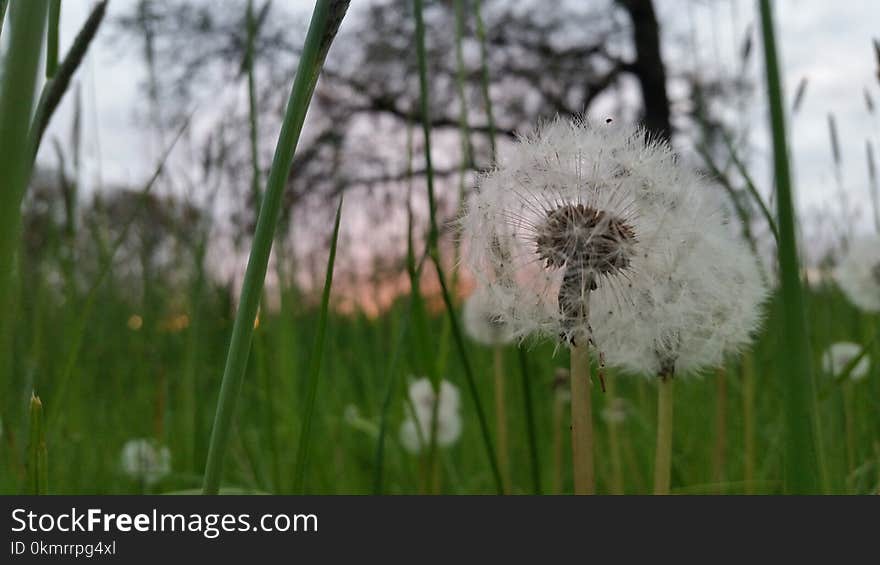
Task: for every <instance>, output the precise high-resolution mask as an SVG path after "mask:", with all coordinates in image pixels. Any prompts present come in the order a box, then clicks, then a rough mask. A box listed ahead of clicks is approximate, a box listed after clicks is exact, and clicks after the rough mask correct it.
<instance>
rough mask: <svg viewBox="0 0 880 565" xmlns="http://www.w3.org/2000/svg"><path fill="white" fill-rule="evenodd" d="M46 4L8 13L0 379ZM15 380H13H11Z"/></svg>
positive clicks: (2, 117) (35, 0) (2, 121)
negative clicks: (29, 123) (29, 124)
mask: <svg viewBox="0 0 880 565" xmlns="http://www.w3.org/2000/svg"><path fill="white" fill-rule="evenodd" d="M47 9H48V2H47V1H46V0H29V1H27V2H16V3H15V4H13V5H12V9H11V10H10V12H9V26H10V27H9V30H10V31H9V34H10V35H9V41H8V42H5V43H6V45H7V48H6V53H5V56H4V58H3V60H2V61H0V68H2V69H3V74H2V76H0V171H2V174H0V310H2V311H3V312H4V313H6V315H3V316H0V375H4V374H5V373H6V372H7V371H10V372H11V371H12V355H11V349H10V345H11V344H10V337H11V329H12V328H11V316H10V315H8V314H9V313H10V312H11V310H10V308H11V307H12V306H13V305H14V301H13V299H12V288H13V270H14V266H15V254H16V252H17V250H18V243H19V236H20V230H21V209H20V207H21V201H22V197H23V195H24V192H25V189H26V187H27V184H28V180H29V179H30V175H31V169H32V163H31V160H30V159H28V153H27V143H26V140H27V135H28V120H29V119H30V115H31V111H32V109H33V105H34V94H35V91H36V84H37V76H38V73H39V64H40V51H41V50H42V46H43V37H44V35H43V34H44V31H45V26H46V12H47ZM6 376H7V377H8V378H11V374H10V375H6Z"/></svg>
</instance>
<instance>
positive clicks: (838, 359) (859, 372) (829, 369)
mask: <svg viewBox="0 0 880 565" xmlns="http://www.w3.org/2000/svg"><path fill="white" fill-rule="evenodd" d="M861 353H862V346H861V345H859V344H857V343H851V342H848V341H839V342H837V343H834V344H832V345H830V346H829V347H828V349H826V350H825V353H823V354H822V370H823V371H825V373H827V374H829V375H831V376H832V377H840V376H843V372H844V369H846V367H847V366H849V364H850V363H852V362H853V360H854V359H856V357H858V356H859V355H861ZM870 365H871V361H870V359H869V358H868V356H867V355H864V356H862V358H861V359H859V361H858V362H857V363H856V364H855V366H854V367H853V368H852V370H851V371H850V373H849V378H850V380H853V381H860V380H862V379H864V378H865V377H867V376H868V369H869V368H870Z"/></svg>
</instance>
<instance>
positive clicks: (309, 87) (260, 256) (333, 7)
mask: <svg viewBox="0 0 880 565" xmlns="http://www.w3.org/2000/svg"><path fill="white" fill-rule="evenodd" d="M348 5H349V2H348V1H347V0H318V2H317V3H316V4H315V10H314V12H313V13H312V20H311V23H310V24H309V31H308V33H307V35H306V40H305V45H304V46H303V51H302V54H301V56H300V60H299V65H298V66H297V70H296V77H295V78H294V81H293V87H292V88H291V92H290V97H289V100H288V102H287V109H286V110H285V114H284V120H283V122H282V126H281V133H280V135H279V137H278V143H277V145H276V146H275V156H274V157H273V160H272V168H271V169H270V171H269V179H268V180H267V182H266V190H265V194H264V197H263V201H262V203H261V205H260V214H259V217H258V218H257V228H256V232H255V233H254V241H253V243H252V244H251V252H250V257H249V258H248V265H247V270H246V271H245V276H244V283H243V285H242V289H241V298H240V301H239V306H238V312H237V313H236V316H235V323H234V325H233V328H232V338H231V340H230V343H229V351H228V353H227V357H226V367H225V369H224V371H223V379H222V382H221V385H220V397H219V399H218V402H217V412H216V415H215V417H214V427H213V430H212V432H211V442H210V447H209V448H208V460H207V464H206V466H205V477H204V484H203V486H202V490H203V492H204V493H205V494H217V492H218V490H219V488H220V478H221V471H222V467H223V459H224V457H225V454H226V448H227V444H228V443H229V432H230V430H231V429H232V419H233V416H234V413H235V405H236V403H237V401H238V395H239V392H240V389H241V383H242V380H243V379H244V372H245V369H246V368H247V360H248V354H249V353H250V347H251V339H252V337H253V332H254V320H255V319H256V316H257V309H258V308H259V305H260V296H261V295H262V292H263V284H264V282H265V280H264V279H265V277H266V270H267V268H268V265H269V254H270V252H271V250H272V240H273V239H274V237H275V228H276V226H277V224H278V216H279V213H280V209H281V197H282V195H283V193H284V187H285V185H286V184H287V178H288V176H289V175H290V168H291V166H292V164H293V155H294V152H295V151H296V145H297V142H298V141H299V136H300V132H302V127H303V122H305V118H306V112H307V111H308V107H309V102H310V101H311V99H312V94H313V93H314V91H315V84H316V83H317V81H318V75H319V74H320V71H321V67H322V66H323V64H324V58H325V57H326V55H327V51H328V50H329V49H330V45H331V43H332V42H333V38H334V37H336V32H337V31H338V29H339V25H340V24H341V23H342V18H343V17H344V16H345V12H346V11H347V10H348Z"/></svg>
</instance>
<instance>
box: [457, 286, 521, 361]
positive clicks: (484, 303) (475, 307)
mask: <svg viewBox="0 0 880 565" xmlns="http://www.w3.org/2000/svg"><path fill="white" fill-rule="evenodd" d="M495 297H496V294H495V293H493V292H492V289H491V288H487V287H478V288H477V289H476V290H475V291H474V292H473V293H471V295H470V296H469V297H468V298H467V300H465V303H464V311H463V316H462V318H463V319H464V329H465V331H466V332H467V333H468V335H469V336H470V337H471V339H473V340H474V341H476V342H477V343H480V344H482V345H488V346H498V345H506V344H508V343H510V342H511V341H513V334H512V332H511V331H510V328H509V327H508V326H507V324H505V323H504V320H503V319H502V316H501V315H500V314H499V312H500V311H501V309H500V308H499V306H498V305H497V304H496V303H495Z"/></svg>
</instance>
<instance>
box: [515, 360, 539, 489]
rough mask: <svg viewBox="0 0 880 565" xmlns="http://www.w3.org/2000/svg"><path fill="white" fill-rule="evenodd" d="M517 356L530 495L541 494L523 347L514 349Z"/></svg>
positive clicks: (527, 372)
mask: <svg viewBox="0 0 880 565" xmlns="http://www.w3.org/2000/svg"><path fill="white" fill-rule="evenodd" d="M516 351H517V353H518V354H519V369H520V370H519V373H520V376H521V377H522V387H523V400H524V401H525V410H526V432H527V434H528V440H529V464H530V466H531V470H532V493H533V494H541V460H540V458H539V457H538V433H537V430H536V428H535V405H534V400H532V379H531V374H530V372H529V357H528V354H527V353H526V350H525V348H524V347H522V346H520V347H517V348H516Z"/></svg>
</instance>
